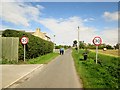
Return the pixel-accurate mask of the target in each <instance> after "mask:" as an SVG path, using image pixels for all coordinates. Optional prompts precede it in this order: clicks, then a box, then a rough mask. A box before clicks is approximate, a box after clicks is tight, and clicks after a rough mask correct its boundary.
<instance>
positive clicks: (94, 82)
mask: <svg viewBox="0 0 120 90" xmlns="http://www.w3.org/2000/svg"><path fill="white" fill-rule="evenodd" d="M83 52H84V50H80V52H79V54H78V52H77V51H76V50H73V52H72V56H73V58H74V61H75V67H76V69H77V72H78V75H79V77H80V78H81V79H82V81H83V87H84V88H118V87H119V85H120V81H119V80H118V77H119V76H120V71H119V70H120V68H119V66H120V64H119V63H118V61H119V60H120V58H119V57H112V56H106V55H103V54H99V55H98V64H96V63H95V52H89V54H88V59H87V61H84V60H83V56H82V54H83Z"/></svg>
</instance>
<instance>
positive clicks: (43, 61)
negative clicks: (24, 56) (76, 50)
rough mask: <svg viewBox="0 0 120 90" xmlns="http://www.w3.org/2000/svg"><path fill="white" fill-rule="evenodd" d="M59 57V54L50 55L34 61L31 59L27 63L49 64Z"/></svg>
mask: <svg viewBox="0 0 120 90" xmlns="http://www.w3.org/2000/svg"><path fill="white" fill-rule="evenodd" d="M58 55H59V54H58V53H49V54H46V55H43V56H40V57H37V58H34V59H30V60H28V61H27V63H28V64H47V63H48V62H50V61H51V60H52V59H54V58H55V57H57V56H58Z"/></svg>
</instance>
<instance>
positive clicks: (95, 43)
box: [93, 36, 102, 64]
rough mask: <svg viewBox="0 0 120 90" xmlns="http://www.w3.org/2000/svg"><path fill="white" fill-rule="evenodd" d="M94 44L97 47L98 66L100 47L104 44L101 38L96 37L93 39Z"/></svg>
mask: <svg viewBox="0 0 120 90" xmlns="http://www.w3.org/2000/svg"><path fill="white" fill-rule="evenodd" d="M93 43H94V45H96V64H97V60H98V46H99V45H100V44H101V43H102V39H101V38H100V37H98V36H97V37H95V38H94V39H93Z"/></svg>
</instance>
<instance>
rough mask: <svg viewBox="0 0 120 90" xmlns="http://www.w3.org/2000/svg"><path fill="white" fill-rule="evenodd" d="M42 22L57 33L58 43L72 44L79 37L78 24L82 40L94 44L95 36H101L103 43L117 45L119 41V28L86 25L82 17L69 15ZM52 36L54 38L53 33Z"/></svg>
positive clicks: (41, 21)
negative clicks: (102, 28) (99, 28)
mask: <svg viewBox="0 0 120 90" xmlns="http://www.w3.org/2000/svg"><path fill="white" fill-rule="evenodd" d="M40 23H41V24H42V25H44V26H45V27H47V28H48V29H49V30H51V31H52V32H53V33H54V34H55V35H56V38H55V41H56V43H57V44H67V45H72V43H73V40H77V39H78V29H77V27H78V26H79V27H80V28H79V30H80V33H79V35H80V37H79V40H80V41H85V43H91V44H92V40H93V38H94V37H95V36H100V37H101V38H102V39H103V43H106V44H110V45H115V44H116V43H117V42H118V30H117V28H115V29H111V28H107V29H104V30H102V31H100V30H97V29H96V28H94V27H88V26H85V25H84V20H82V19H81V18H80V17H69V18H68V19H54V18H45V19H42V20H40ZM51 37H52V39H53V34H52V35H51Z"/></svg>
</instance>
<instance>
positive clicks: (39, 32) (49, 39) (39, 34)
mask: <svg viewBox="0 0 120 90" xmlns="http://www.w3.org/2000/svg"><path fill="white" fill-rule="evenodd" d="M28 33H31V34H32V35H34V36H36V37H39V38H42V39H44V40H47V41H51V38H50V37H49V36H47V35H46V33H43V32H41V30H40V28H37V29H36V31H35V32H28Z"/></svg>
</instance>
